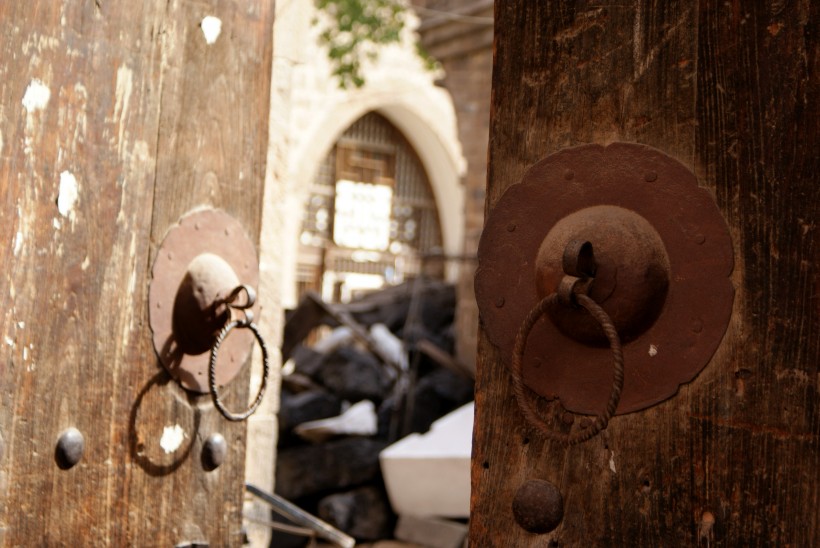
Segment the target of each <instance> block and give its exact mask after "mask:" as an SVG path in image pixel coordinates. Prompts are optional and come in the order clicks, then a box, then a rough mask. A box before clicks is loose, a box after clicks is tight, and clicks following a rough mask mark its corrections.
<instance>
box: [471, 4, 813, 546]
mask: <svg viewBox="0 0 820 548" xmlns="http://www.w3.org/2000/svg"><path fill="white" fill-rule="evenodd" d="M495 30H496V38H495V68H494V74H493V95H492V110H491V115H492V124H491V136H490V146H489V182H488V195H487V211H488V214H489V215H492V211H493V206H494V204H496V202H498V200H499V198H500V197H501V195H502V194H503V193H504V191H505V190H506V189H507V188H508V187H510V186H511V185H513V184H514V183H516V182H517V181H518V180H519V179H520V178H521V177H522V175H523V174H524V172H525V171H526V169H527V167H528V166H530V165H531V164H533V163H534V162H536V161H537V160H539V159H540V158H542V157H544V156H547V155H548V154H550V153H553V152H556V151H558V150H560V149H562V148H564V147H568V146H572V145H578V144H583V143H601V144H607V143H610V142H613V141H631V142H638V143H644V144H647V145H651V146H653V147H655V148H657V149H660V150H662V151H663V152H665V153H667V154H669V155H671V156H672V157H673V158H675V159H677V160H678V161H680V162H682V163H683V164H684V165H685V166H687V167H688V168H689V169H690V170H692V171H693V172H694V173H695V174H696V175H697V177H698V182H699V184H700V186H702V187H705V188H706V189H708V190H709V191H710V192H711V193H713V195H714V197H715V199H716V202H717V204H718V207H719V209H720V211H721V213H722V215H723V217H724V218H725V220H726V223H727V225H728V227H729V232H730V233H731V237H732V240H733V246H734V255H735V269H734V273H733V275H732V282H733V284H734V287H735V300H734V309H733V313H732V319H731V322H730V325H729V328H728V331H727V332H726V334H725V337H724V338H723V340H722V343H721V345H720V347H719V349H718V351H717V353H716V354H715V356H714V357H713V359H712V360H711V362H710V363H709V364H708V365H707V366H706V368H705V369H704V370H703V371H702V372H701V373H700V374H699V375H698V376H697V377H696V379H695V380H694V381H693V382H691V383H689V384H686V385H683V386H682V387H681V388H680V391H679V393H678V394H677V395H676V396H674V397H673V398H671V399H670V400H667V401H666V402H664V403H662V404H660V405H657V406H655V407H652V408H650V409H647V410H644V411H640V412H636V413H632V414H628V415H622V416H616V417H615V418H613V420H612V421H611V422H610V423H609V426H608V427H607V428H606V430H605V432H603V433H602V434H601V435H599V436H597V437H595V438H593V439H591V440H590V441H587V442H585V443H582V444H580V445H576V446H572V447H570V448H566V447H564V446H563V445H561V444H558V443H552V442H547V441H545V440H544V438H543V436H541V435H540V434H539V433H538V432H537V431H536V430H535V429H534V428H532V427H530V426H528V424H527V423H526V422H525V421H524V419H523V417H522V415H521V413H520V412H519V410H518V409H517V407H516V405H515V400H514V398H513V391H512V387H511V383H510V373H509V370H508V369H507V367H506V366H505V365H504V364H503V361H502V360H503V356H501V355H500V354H499V352H498V351H497V349H496V348H494V347H493V346H492V345H491V344H490V343H489V342H488V337H487V335H486V333H484V334H483V335H482V342H481V343H480V358H479V363H478V372H477V379H476V405H477V407H476V428H475V434H474V453H473V471H472V473H473V495H472V497H473V498H472V519H471V532H470V537H471V542H472V544H471V545H475V546H696V545H698V546H700V545H702V546H818V545H820V512H818V510H817V503H818V500H820V466H818V464H820V415H818V411H819V410H820V405H818V404H820V300H818V292H820V265H819V264H818V259H820V254H819V253H818V249H820V230H818V223H820V220H819V219H820V183H819V182H818V179H817V177H818V173H820V154H818V152H817V146H818V143H820V139H818V137H820V136H819V135H818V133H819V132H818V108H817V105H818V103H820V81H819V80H818V69H820V57H818V53H819V52H820V46H819V45H818V6H817V5H815V4H814V3H811V2H809V1H808V0H798V1H795V2H739V1H734V2H723V1H719V2H718V1H713V0H702V1H700V2H649V1H644V0H638V1H637V2H626V3H620V4H615V5H611V4H600V3H597V2H581V1H574V2H554V1H541V0H510V1H504V2H496V8H495ZM627 367H628V364H627ZM542 410H543V411H545V413H547V415H546V416H547V418H548V420H550V421H552V424H553V425H555V427H556V428H561V425H560V419H556V415H555V413H556V409H555V407H554V406H546V405H545V406H544V407H543V409H542ZM550 412H552V413H553V415H548V413H550ZM550 417H552V418H550ZM530 478H539V479H544V480H547V481H550V482H552V483H553V484H554V485H555V486H557V487H558V489H559V490H560V492H561V494H562V495H563V507H564V508H563V509H564V516H563V520H562V521H561V522H560V524H559V525H558V527H557V528H556V529H555V530H553V531H552V532H551V533H548V534H543V535H536V534H532V533H527V532H525V531H524V530H523V529H522V528H521V527H519V526H518V524H517V523H516V521H515V519H514V516H513V513H512V510H511V501H512V499H513V496H514V494H515V493H516V490H517V489H518V487H519V486H520V485H522V484H523V483H524V482H525V481H526V480H527V479H530Z"/></svg>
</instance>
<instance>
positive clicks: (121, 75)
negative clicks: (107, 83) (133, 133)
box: [114, 65, 134, 156]
mask: <svg viewBox="0 0 820 548" xmlns="http://www.w3.org/2000/svg"><path fill="white" fill-rule="evenodd" d="M133 81H134V72H133V71H132V70H131V69H130V68H128V67H127V66H125V65H122V66H121V67H120V68H118V69H117V87H116V90H115V96H114V119H115V120H117V121H118V122H119V126H120V131H119V142H118V143H117V148H118V150H119V153H120V156H122V150H123V137H124V132H125V117H126V115H127V114H128V106H129V105H130V103H131V91H132V90H133V88H134V84H133Z"/></svg>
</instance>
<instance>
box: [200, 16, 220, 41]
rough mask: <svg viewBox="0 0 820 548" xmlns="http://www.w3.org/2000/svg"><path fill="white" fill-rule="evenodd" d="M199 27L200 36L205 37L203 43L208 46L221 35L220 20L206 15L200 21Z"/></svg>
mask: <svg viewBox="0 0 820 548" xmlns="http://www.w3.org/2000/svg"><path fill="white" fill-rule="evenodd" d="M199 26H200V28H202V34H204V35H205V42H206V43H207V44H208V45H211V44H213V43H214V42H216V39H217V38H219V35H220V34H221V33H222V20H221V19H219V17H214V16H213V15H208V16H207V17H205V18H204V19H202V22H201V23H200V24H199Z"/></svg>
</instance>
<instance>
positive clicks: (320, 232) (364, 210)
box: [297, 112, 442, 302]
mask: <svg viewBox="0 0 820 548" xmlns="http://www.w3.org/2000/svg"><path fill="white" fill-rule="evenodd" d="M441 248H442V236H441V226H440V222H439V215H438V210H437V208H436V203H435V199H434V197H433V193H432V190H431V188H430V182H429V180H428V178H427V174H426V173H425V171H424V167H423V166H422V164H421V161H420V160H419V158H418V156H417V155H416V153H415V151H413V149H412V147H411V146H410V144H409V143H408V142H407V140H406V139H405V138H404V136H403V135H402V134H401V133H400V132H399V131H398V130H397V129H396V128H395V127H394V126H393V125H392V124H391V123H390V122H389V121H388V120H387V119H386V118H384V117H383V116H382V115H380V114H378V113H376V112H370V113H368V114H366V115H365V116H363V117H362V118H360V119H359V120H358V121H356V122H355V123H354V124H353V125H352V126H350V127H349V128H348V129H347V130H346V131H345V132H344V133H343V134H342V136H341V137H340V138H339V139H338V141H337V142H336V144H335V145H334V146H333V148H332V149H331V150H330V152H329V153H328V154H327V156H326V157H325V159H324V161H323V162H322V164H321V166H320V168H319V170H318V172H317V175H316V178H315V180H314V181H313V183H312V185H311V189H310V195H309V198H308V200H307V203H306V206H305V209H304V217H303V220H302V230H301V233H300V237H299V259H298V270H297V284H298V287H297V292H298V295H299V297H301V295H303V294H304V293H305V292H306V291H308V290H314V291H318V292H320V293H321V295H322V297H323V298H324V299H325V300H328V301H333V302H346V301H348V300H350V299H351V298H354V297H356V296H357V295H359V294H362V293H365V292H368V291H372V290H376V289H379V288H381V287H383V286H385V285H393V284H398V283H401V282H403V281H406V280H408V279H412V278H414V277H416V276H418V275H419V273H420V272H421V271H422V269H423V270H424V274H425V275H427V276H433V277H441V276H442V270H441V266H442V265H441V263H440V261H434V260H433V261H430V260H426V258H429V257H430V256H431V255H435V254H440V253H441Z"/></svg>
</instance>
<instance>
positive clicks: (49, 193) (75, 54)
mask: <svg viewBox="0 0 820 548" xmlns="http://www.w3.org/2000/svg"><path fill="white" fill-rule="evenodd" d="M269 4H270V3H269V2H249V3H242V4H241V5H239V4H235V3H231V2H212V3H207V4H203V3H194V2H164V1H161V2H137V3H127V4H119V3H109V2H37V3H34V2H27V3H20V2H9V3H4V4H2V5H0V28H2V29H3V35H4V36H5V37H6V40H4V41H3V43H2V44H0V59H2V62H0V76H1V78H0V196H2V198H0V200H2V212H0V213H1V215H0V237H2V239H3V245H2V246H0V257H1V258H2V263H3V264H4V265H5V266H6V272H7V275H6V277H5V278H4V279H3V280H2V282H0V286H1V287H2V292H0V299H2V301H0V306H2V310H3V312H2V313H0V329H1V330H2V333H3V340H2V341H0V342H2V344H0V493H2V495H0V544H8V545H29V544H32V543H33V544H38V545H40V544H42V545H55V544H61V543H66V542H70V541H72V540H75V541H76V540H80V541H83V542H85V543H90V544H94V545H97V544H106V545H134V544H145V543H150V544H157V545H175V544H177V543H179V542H184V541H196V540H199V541H202V540H208V541H210V542H211V543H213V544H215V545H235V544H238V543H239V542H240V535H239V532H240V531H239V528H240V511H241V498H242V478H243V471H244V470H243V465H244V459H243V447H244V427H243V426H242V425H236V426H234V425H232V426H230V427H226V426H225V425H224V423H223V421H222V420H221V417H219V418H217V417H216V416H215V411H214V410H213V409H212V406H211V405H210V404H209V403H207V402H206V401H205V400H204V399H202V398H191V397H189V395H188V394H186V393H185V392H184V391H182V390H181V389H179V388H178V387H177V386H176V385H175V384H174V383H173V382H169V381H168V378H167V376H166V375H165V374H164V373H163V372H162V369H161V366H160V365H159V363H158V361H157V359H156V356H155V354H154V351H153V348H152V344H151V335H150V328H149V326H148V310H147V305H146V302H147V293H148V292H147V289H148V282H149V279H148V276H149V272H150V266H151V262H152V253H153V252H154V250H155V249H156V247H157V245H158V244H159V242H160V241H161V238H162V236H163V235H164V233H165V231H166V229H167V228H168V227H169V226H170V225H171V224H172V223H173V222H175V221H176V218H177V217H178V216H179V215H180V214H181V213H184V212H185V211H187V210H188V209H191V208H192V207H194V206H196V205H201V204H208V205H212V206H216V207H223V208H224V209H226V210H228V211H229V212H230V213H232V214H234V215H235V216H237V217H238V218H240V219H242V220H243V221H244V223H245V226H246V229H247V231H248V233H249V235H251V237H253V238H254V239H256V238H257V236H258V230H259V226H260V224H259V223H260V219H259V217H260V210H261V203H260V196H261V189H262V181H263V177H264V165H265V156H266V154H265V144H266V141H267V134H266V132H267V119H268V107H267V105H268V101H269V86H270V82H269V77H270V61H271V35H270V33H271V28H272V17H273V15H272V9H273V8H272V6H271V5H269ZM206 15H212V16H217V17H219V18H220V19H221V21H222V33H221V36H220V37H219V38H218V39H217V41H216V42H214V44H212V45H210V46H209V45H207V44H206V43H205V40H204V36H203V33H202V31H201V29H200V27H199V25H200V22H201V20H202V18H203V17H205V16H206ZM197 170H199V171H200V173H198V175H196V176H194V172H196V171H197ZM209 174H211V175H209ZM212 181H216V184H211V182H212ZM223 181H224V182H223ZM155 189H156V193H155ZM75 191H76V199H73V198H72V197H73V196H74V194H75ZM155 204H157V206H156V207H155ZM247 379H248V372H247V371H245V372H244V373H243V377H242V378H240V379H238V380H237V381H235V383H233V384H232V385H231V390H232V391H233V392H235V394H233V395H232V396H233V398H234V399H235V401H239V400H241V399H242V398H243V397H244V396H246V393H245V391H246V389H247ZM174 425H179V426H180V427H181V428H182V429H183V431H184V432H185V437H184V439H183V445H182V447H181V448H180V449H179V450H178V451H175V452H172V454H165V452H164V451H163V450H162V448H161V447H159V446H158V442H159V440H160V436H161V434H162V433H163V430H164V428H165V427H166V426H174ZM69 426H74V427H76V428H78V429H79V430H80V431H81V432H82V433H83V434H84V435H85V442H86V448H85V453H84V455H83V458H82V460H81V461H80V463H79V464H78V465H77V466H75V467H73V468H71V469H67V470H63V469H60V468H59V467H58V466H57V464H56V463H55V453H54V451H55V444H56V442H57V438H58V436H59V433H60V432H61V431H62V430H63V429H64V428H67V427H69ZM211 431H220V432H222V433H223V434H224V435H225V437H226V439H228V440H229V444H230V447H231V450H230V454H229V457H228V461H227V463H226V465H224V466H223V467H222V468H220V469H218V470H216V471H213V472H206V471H205V470H204V469H203V466H202V462H201V460H200V458H199V455H200V450H201V445H202V442H203V441H204V439H205V437H207V433H210V432H211ZM147 433H151V434H152V437H151V438H150V439H149V438H148V437H141V436H142V434H147ZM153 434H157V435H155V436H153ZM203 434H204V435H203ZM152 459H154V460H152Z"/></svg>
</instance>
